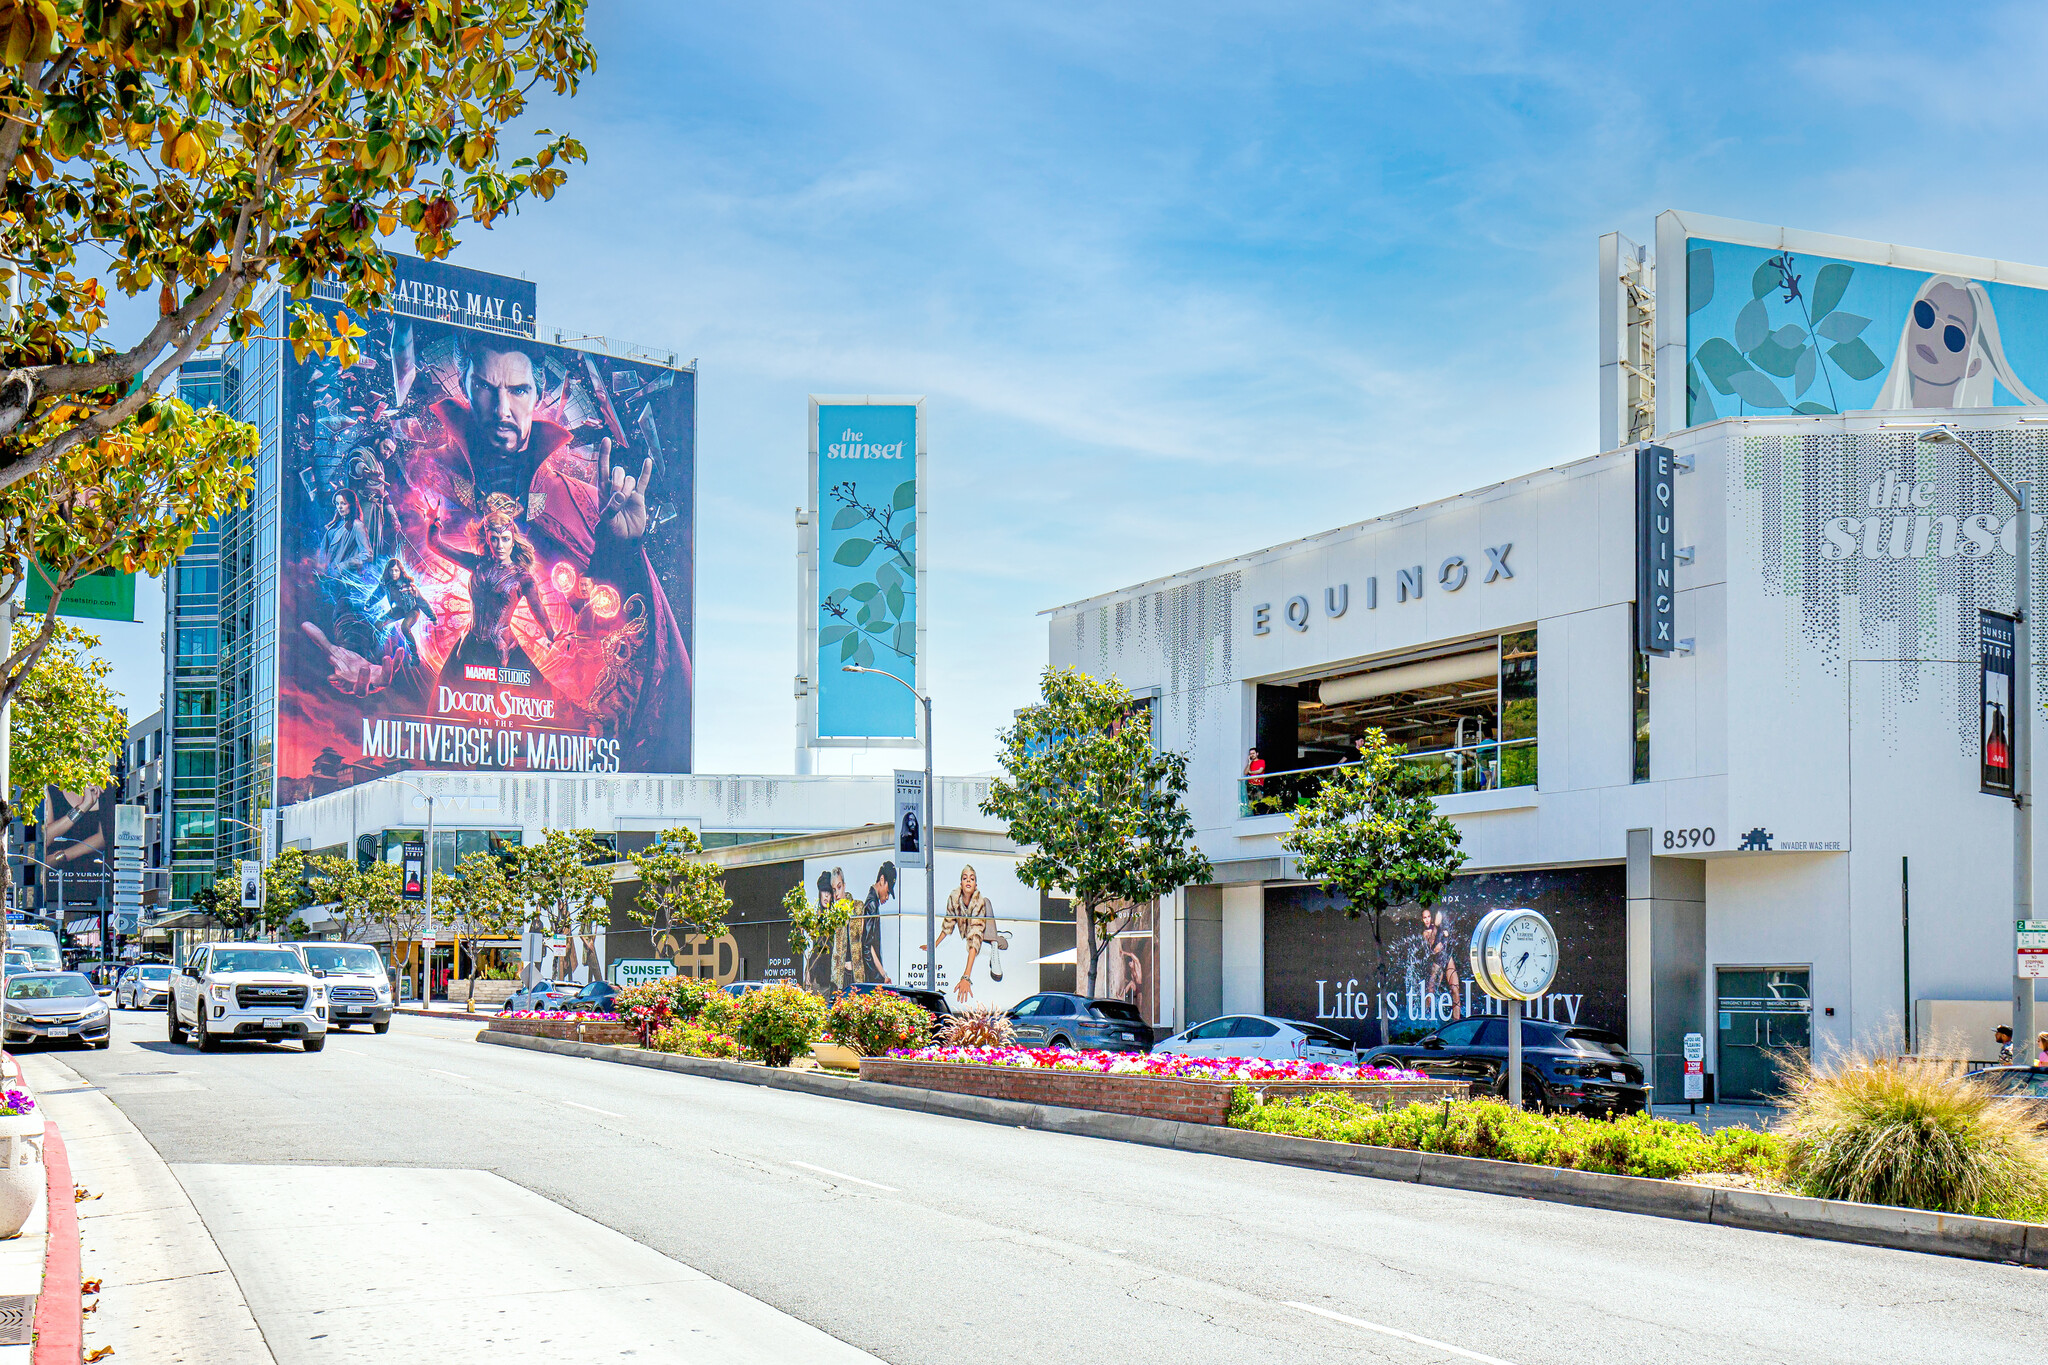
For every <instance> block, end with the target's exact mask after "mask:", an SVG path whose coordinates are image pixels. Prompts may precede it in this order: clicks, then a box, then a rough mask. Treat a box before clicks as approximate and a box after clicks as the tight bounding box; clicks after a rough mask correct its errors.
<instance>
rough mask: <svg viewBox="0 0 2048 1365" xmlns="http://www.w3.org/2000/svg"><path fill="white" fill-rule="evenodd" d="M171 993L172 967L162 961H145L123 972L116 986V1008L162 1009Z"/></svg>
mask: <svg viewBox="0 0 2048 1365" xmlns="http://www.w3.org/2000/svg"><path fill="white" fill-rule="evenodd" d="M170 994H171V969H170V968H169V967H167V966H165V965H164V964H163V963H161V962H145V963H143V964H142V965H141V966H139V967H130V968H129V969H128V970H127V971H125V972H123V973H121V981H120V984H118V985H116V986H115V987H114V1008H115V1009H117V1010H120V1009H128V1010H154V1009H162V1008H163V1004H164V1001H165V1000H167V999H168V998H169V997H170Z"/></svg>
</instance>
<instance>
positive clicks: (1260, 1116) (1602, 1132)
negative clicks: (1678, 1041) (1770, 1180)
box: [1230, 1087, 1783, 1179]
mask: <svg viewBox="0 0 2048 1365" xmlns="http://www.w3.org/2000/svg"><path fill="white" fill-rule="evenodd" d="M1230 1123H1231V1126H1232V1127H1235V1128H1249V1129H1251V1130H1253V1131H1254V1132H1261V1133H1286V1134H1289V1135H1291V1136H1294V1137H1309V1138H1321V1139H1323V1140H1325V1141H1328V1142H1358V1143H1365V1144H1367V1145H1370V1146H1374V1147H1398V1148H1402V1149H1404V1150H1407V1151H1422V1152H1441V1153H1444V1154H1446V1155H1449V1156H1477V1157H1485V1158H1487V1159H1488V1160H1491V1161H1518V1162H1522V1163H1524V1164H1527V1165H1532V1166H1561V1167H1564V1168H1566V1169H1569V1170H1578V1171H1602V1172H1605V1173H1607V1174H1609V1175H1636V1176H1650V1177H1657V1178H1662V1179H1670V1178H1672V1177H1675V1176H1683V1175H1697V1174H1701V1173H1706V1172H1719V1173H1725V1174H1738V1175H1753V1176H1762V1177H1770V1176H1773V1175H1775V1174H1776V1172H1777V1171H1778V1169H1779V1163H1780V1162H1781V1161H1782V1159H1783V1155H1782V1153H1783V1144H1782V1143H1780V1142H1779V1140H1778V1139H1777V1138H1775V1137H1773V1136H1772V1135H1771V1134H1769V1133H1759V1132H1756V1131H1753V1130H1751V1129H1747V1128H1724V1129H1722V1130H1721V1131H1720V1132H1718V1133H1702V1132H1701V1131H1700V1130H1699V1129H1697V1128H1695V1127H1693V1126H1692V1125H1691V1124H1689V1123H1680V1122H1677V1121H1676V1120H1673V1119H1655V1118H1650V1117H1649V1116H1647V1115H1642V1114H1632V1115H1629V1116H1626V1117H1623V1118H1616V1119H1594V1118H1584V1117H1581V1116H1579V1115H1576V1114H1538V1113H1531V1112H1527V1111H1516V1110H1513V1109H1510V1108H1508V1106H1506V1105H1505V1104H1501V1103H1499V1102H1498V1101H1495V1100H1453V1101H1451V1102H1449V1103H1444V1104H1410V1105H1407V1106H1406V1107H1404V1108H1400V1109H1378V1108H1375V1107H1374V1106H1373V1104H1372V1103H1371V1101H1370V1100H1367V1099H1361V1098H1356V1097H1353V1096H1350V1095H1343V1094H1334V1093H1333V1094H1313V1095H1306V1096H1301V1097H1298V1098H1288V1099H1280V1100H1273V1101H1270V1102H1264V1103H1261V1102H1259V1101H1257V1100H1256V1099H1254V1098H1253V1096H1252V1094H1251V1092H1250V1090H1249V1089H1246V1088H1244V1087H1240V1088H1239V1092H1238V1094H1237V1095H1236V1096H1235V1097H1234V1098H1233V1101H1232V1105H1231V1117H1230Z"/></svg>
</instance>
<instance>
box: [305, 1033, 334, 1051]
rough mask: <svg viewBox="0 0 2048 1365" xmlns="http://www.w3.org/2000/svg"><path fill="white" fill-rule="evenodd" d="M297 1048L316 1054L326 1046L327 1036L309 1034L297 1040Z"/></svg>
mask: <svg viewBox="0 0 2048 1365" xmlns="http://www.w3.org/2000/svg"><path fill="white" fill-rule="evenodd" d="M299 1046H300V1047H302V1048H304V1049H306V1051H308V1052H318V1051H319V1050H320V1049H321V1048H323V1047H326V1046H327V1035H326V1034H324V1033H322V1034H318V1035H315V1034H311V1033H309V1034H307V1035H306V1036H305V1037H304V1038H301V1039H300V1040H299Z"/></svg>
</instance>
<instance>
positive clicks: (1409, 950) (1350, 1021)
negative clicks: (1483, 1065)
mask: <svg viewBox="0 0 2048 1365" xmlns="http://www.w3.org/2000/svg"><path fill="white" fill-rule="evenodd" d="M1623 878H1624V872H1623V869H1622V868H1620V867H1576V868H1557V869H1548V870H1541V871H1534V872H1487V873H1474V874H1471V875H1467V876H1462V877H1455V878H1453V879H1452V881H1451V885H1450V887H1449V889H1448V890H1446V891H1445V893H1444V898H1443V899H1442V900H1441V901H1439V902H1438V903H1437V904H1436V905H1434V906H1432V907H1430V908H1429V909H1428V910H1424V909H1422V908H1421V907H1419V906H1415V905H1403V906H1396V907H1395V908H1394V909H1392V910H1390V911H1388V912H1387V914H1386V916H1385V919H1384V921H1383V924H1382V930H1381V935H1382V940H1383V942H1384V945H1385V951H1384V955H1382V954H1381V953H1380V952H1379V951H1377V950H1376V949H1375V946H1374V943H1373V932H1372V920H1371V918H1370V917H1369V916H1360V917H1359V918H1357V919H1352V918H1351V917H1350V916H1349V915H1348V914H1346V913H1345V910H1344V905H1343V902H1342V901H1341V899H1339V898H1338V897H1334V896H1332V895H1330V894H1329V893H1328V892H1326V891H1324V890H1323V888H1322V887H1320V886H1287V887H1271V888H1268V889H1267V891H1266V929H1265V954H1266V968H1265V971H1266V1013H1268V1014H1271V1015H1275V1016H1277V1017H1281V1018H1287V1019H1309V1020H1314V1021H1315V1022H1317V1023H1319V1024H1323V1025H1325V1026H1327V1027H1329V1028H1332V1029H1335V1030H1336V1031H1337V1032H1339V1033H1341V1034H1343V1035H1344V1036H1345V1037H1347V1038H1350V1039H1352V1040H1353V1041H1354V1042H1357V1043H1361V1044H1366V1045H1374V1044H1378V1043H1381V1042H1395V1043H1404V1042H1413V1041H1414V1040H1416V1039H1418V1038H1421V1037H1423V1036H1424V1035H1426V1034H1430V1033H1434V1032H1435V1031H1436V1030H1437V1029H1438V1028H1440V1027H1442V1026H1443V1025H1445V1024H1448V1023H1450V1022H1451V1021H1452V1020H1454V1019H1463V1018H1466V1017H1468V1016H1470V1015H1473V1014H1500V1013H1503V1012H1504V1006H1503V1005H1502V1003H1501V1002H1500V1001H1498V1000H1495V999H1493V998H1492V997H1490V996H1488V995H1486V994H1485V993H1484V992H1482V991H1481V990H1480V989H1479V987H1478V985H1477V984H1476V983H1475V982H1473V980H1472V968H1471V965H1470V960H1469V954H1468V949H1469V946H1470V944H1471V941H1472V929H1473V926H1475V925H1477V924H1478V923H1479V921H1480V920H1481V919H1482V918H1484V917H1485V915H1486V912H1487V911H1489V910H1496V909H1501V908H1504V907H1508V906H1527V907H1528V908H1530V909H1532V910H1536V911H1538V912H1540V913H1541V914H1542V915H1543V916H1544V917H1545V918H1547V919H1548V920H1549V921H1550V924H1551V927H1552V928H1554V929H1555V930H1556V931H1557V941H1558V969H1557V979H1556V981H1555V982H1554V983H1552V985H1551V988H1550V990H1549V991H1548V992H1547V993H1545V994H1544V995H1543V996H1542V997H1541V998H1540V999H1537V1000H1533V1001H1530V1002H1529V1003H1528V1005H1527V1006H1526V1009H1527V1010H1528V1017H1530V1018H1532V1019H1549V1020H1554V1021H1555V1022H1557V1023H1560V1024H1578V1025H1583V1026H1585V1027H1589V1028H1600V1029H1607V1030H1609V1031H1610V1032H1613V1033H1616V1034H1619V1035H1622V1036H1626V1035H1627V1031H1628V943H1627V913H1628V912H1627V903H1626V894H1627V893H1626V889H1625V883H1624V880H1623Z"/></svg>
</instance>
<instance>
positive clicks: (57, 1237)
mask: <svg viewBox="0 0 2048 1365" xmlns="http://www.w3.org/2000/svg"><path fill="white" fill-rule="evenodd" d="M43 1169H44V1171H45V1172H47V1173H48V1175H49V1201H50V1211H49V1228H50V1233H49V1240H48V1241H47V1242H46V1243H44V1250H43V1292H42V1293H41V1294H39V1295H37V1296H36V1346H35V1365H78V1362H79V1361H80V1360H82V1359H84V1357H85V1312H84V1305H83V1304H82V1302H81V1297H82V1296H81V1295H80V1294H79V1292H78V1286H79V1281H80V1278H81V1276H82V1274H83V1271H82V1270H81V1268H80V1265H79V1259H78V1201H77V1199H76V1198H74V1197H73V1194H72V1186H71V1157H70V1156H69V1155H68V1154H67V1153H66V1152H65V1150H64V1139H63V1138H62V1137H60V1136H58V1134H57V1125H56V1124H54V1123H50V1122H47V1121H45V1122H44V1124H43Z"/></svg>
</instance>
